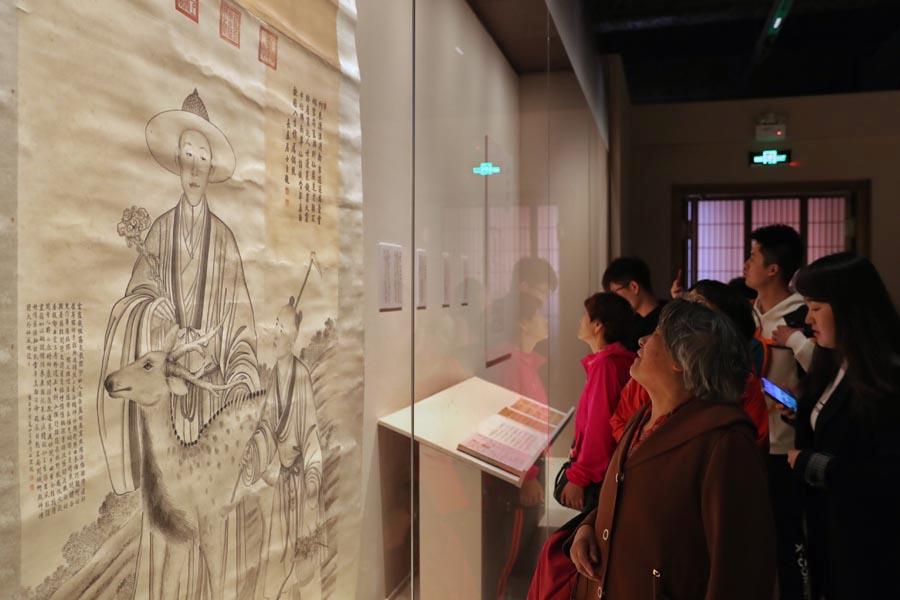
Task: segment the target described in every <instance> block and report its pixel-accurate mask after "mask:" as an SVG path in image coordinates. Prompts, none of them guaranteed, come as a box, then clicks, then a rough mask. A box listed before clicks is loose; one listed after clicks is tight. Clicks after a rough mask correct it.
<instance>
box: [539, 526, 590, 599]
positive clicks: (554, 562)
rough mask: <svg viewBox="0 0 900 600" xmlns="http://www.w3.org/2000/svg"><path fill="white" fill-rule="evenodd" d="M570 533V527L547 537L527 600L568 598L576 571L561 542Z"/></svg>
mask: <svg viewBox="0 0 900 600" xmlns="http://www.w3.org/2000/svg"><path fill="white" fill-rule="evenodd" d="M570 535H572V530H571V529H560V530H559V531H556V532H554V533H552V534H550V537H548V538H547V541H546V542H544V546H543V548H541V555H540V558H538V563H537V567H535V569H534V575H533V576H532V577H531V586H530V587H529V588H528V600H569V598H571V597H572V592H573V591H575V584H576V583H577V582H578V580H577V578H576V577H575V576H576V575H577V574H578V571H577V570H576V569H575V564H574V563H573V562H572V561H571V560H569V557H568V556H567V555H566V552H565V550H563V544H565V543H566V540H567V539H569V536H570Z"/></svg>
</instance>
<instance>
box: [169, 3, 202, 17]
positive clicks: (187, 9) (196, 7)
mask: <svg viewBox="0 0 900 600" xmlns="http://www.w3.org/2000/svg"><path fill="white" fill-rule="evenodd" d="M175 8H176V10H178V12H180V13H181V14H183V15H184V16H186V17H187V18H188V19H190V20H191V21H193V22H194V23H198V22H199V21H200V0H175Z"/></svg>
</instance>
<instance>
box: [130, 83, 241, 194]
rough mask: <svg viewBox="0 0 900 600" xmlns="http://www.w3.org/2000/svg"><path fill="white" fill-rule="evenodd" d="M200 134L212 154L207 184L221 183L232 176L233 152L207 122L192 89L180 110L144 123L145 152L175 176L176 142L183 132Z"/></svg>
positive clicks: (157, 116)
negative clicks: (189, 131) (190, 131)
mask: <svg viewBox="0 0 900 600" xmlns="http://www.w3.org/2000/svg"><path fill="white" fill-rule="evenodd" d="M189 129H193V130H194V131H199V132H200V133H202V134H203V135H205V136H206V139H207V140H209V146H210V151H211V152H212V167H211V168H210V170H209V181H210V183H220V182H222V181H225V180H227V179H229V178H230V177H231V175H232V173H234V165H235V158H234V149H232V147H231V143H230V142H229V141H228V138H227V137H225V134H224V133H222V130H221V129H219V128H218V127H216V126H215V125H213V124H212V123H210V122H209V113H208V112H206V106H205V105H204V104H203V100H201V99H200V94H198V93H197V89H196V88H195V89H194V91H193V92H191V94H190V95H189V96H188V97H187V98H185V99H184V102H183V103H182V105H181V110H166V111H163V112H161V113H157V114H156V115H154V116H153V118H152V119H150V121H148V122H147V129H146V130H145V132H144V133H145V135H146V136H147V148H149V149H150V154H152V155H153V158H155V159H156V162H158V163H159V164H160V165H161V166H162V168H164V169H165V170H167V171H170V172H172V173H175V174H176V175H178V174H179V169H178V162H177V158H176V157H177V156H178V140H179V139H181V134H182V133H184V132H185V131H187V130H189Z"/></svg>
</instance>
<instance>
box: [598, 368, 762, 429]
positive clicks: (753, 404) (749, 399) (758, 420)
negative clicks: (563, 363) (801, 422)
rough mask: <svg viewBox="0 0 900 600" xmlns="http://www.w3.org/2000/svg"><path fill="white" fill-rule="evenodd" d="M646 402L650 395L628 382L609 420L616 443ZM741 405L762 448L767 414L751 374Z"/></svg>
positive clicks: (632, 382) (637, 384) (755, 381)
mask: <svg viewBox="0 0 900 600" xmlns="http://www.w3.org/2000/svg"><path fill="white" fill-rule="evenodd" d="M648 402H650V394H648V393H647V390H645V389H644V388H643V387H642V386H641V384H639V383H638V382H637V381H635V380H634V379H632V380H631V381H629V382H628V384H627V385H626V386H625V389H623V390H622V394H621V396H620V398H619V405H618V406H617V407H616V411H615V413H614V414H613V416H612V418H611V419H610V420H609V425H610V427H611V428H612V435H613V438H615V440H616V442H618V441H619V440H621V439H622V434H623V433H625V426H626V425H627V424H628V421H629V420H631V417H632V415H634V413H636V412H637V411H638V409H639V408H640V407H642V406H643V405H644V404H646V403H648ZM741 405H742V406H743V407H744V411H746V413H747V416H749V417H750V420H751V421H753V424H754V425H755V426H756V443H757V444H758V445H759V446H764V445H765V444H766V443H768V441H769V414H768V411H767V408H766V400H765V398H764V397H763V391H762V385H761V383H760V381H759V378H758V377H757V376H756V375H754V374H753V373H750V376H749V377H747V385H746V386H745V387H744V395H743V396H741Z"/></svg>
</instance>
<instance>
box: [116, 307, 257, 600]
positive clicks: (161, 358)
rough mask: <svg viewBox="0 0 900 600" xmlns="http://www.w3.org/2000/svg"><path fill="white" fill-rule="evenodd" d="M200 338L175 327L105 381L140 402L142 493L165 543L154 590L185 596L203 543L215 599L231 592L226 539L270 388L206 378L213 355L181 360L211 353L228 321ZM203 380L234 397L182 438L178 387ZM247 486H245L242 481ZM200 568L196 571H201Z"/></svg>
mask: <svg viewBox="0 0 900 600" xmlns="http://www.w3.org/2000/svg"><path fill="white" fill-rule="evenodd" d="M221 326H222V324H221V323H220V324H219V325H218V326H217V327H215V328H213V329H212V330H211V331H209V332H207V333H206V334H205V335H203V336H202V337H200V338H199V339H197V340H194V341H191V342H187V343H181V344H177V343H176V342H177V339H178V338H177V334H178V328H177V326H175V327H173V328H172V329H171V330H170V331H169V333H168V335H167V336H166V341H165V343H164V344H163V349H162V350H159V351H154V352H148V353H147V354H144V355H143V356H141V357H140V358H139V359H137V360H136V361H134V362H133V363H131V364H129V365H127V366H125V367H123V368H122V369H120V370H118V371H115V372H114V373H110V374H109V375H108V376H107V377H106V379H105V381H104V387H105V388H106V391H107V393H108V394H109V395H110V396H111V397H113V398H120V399H123V400H133V401H134V402H136V403H137V405H138V406H139V408H140V414H141V418H140V444H141V453H142V460H141V491H142V492H141V493H142V500H143V505H144V511H145V515H146V517H147V522H148V523H149V525H150V528H151V532H152V533H153V534H154V538H153V539H155V540H160V539H161V540H163V541H164V548H163V549H157V548H156V547H154V548H153V551H152V552H151V568H150V582H149V583H150V591H151V597H152V598H154V599H168V598H176V597H177V587H178V583H179V575H180V571H181V568H182V566H183V565H184V563H185V562H187V561H186V557H187V555H188V553H189V551H190V550H191V549H192V547H193V545H194V544H196V546H197V548H198V549H199V552H200V556H201V557H202V559H203V560H202V561H201V562H202V564H204V565H205V571H206V572H205V573H203V572H202V571H201V572H200V574H199V577H201V578H203V577H207V578H208V582H209V585H208V589H209V592H210V598H211V600H221V599H222V598H223V597H224V585H225V584H224V579H225V555H226V551H225V539H226V526H227V518H228V513H229V511H230V509H231V508H232V507H233V506H234V505H235V504H236V502H237V501H238V500H239V499H240V498H237V499H236V498H235V495H236V492H237V489H238V485H237V482H238V480H239V479H238V478H239V475H240V468H241V464H242V454H243V453H244V451H245V448H246V446H247V441H248V440H249V439H250V437H251V436H252V435H253V432H254V428H255V427H256V424H257V421H258V416H259V413H260V407H261V404H262V402H263V400H264V398H263V395H264V392H263V391H255V392H252V393H246V394H243V395H239V396H238V397H235V398H231V397H229V396H228V395H227V392H228V391H229V389H231V387H232V386H228V385H217V384H214V383H211V382H209V381H206V380H205V379H204V377H205V376H207V375H209V374H210V373H211V372H214V371H215V370H217V369H218V366H216V365H213V364H210V363H208V362H206V363H205V364H204V366H203V367H201V368H200V369H199V370H198V371H195V372H192V371H190V370H189V369H187V368H186V367H184V366H183V365H181V364H179V362H178V360H179V359H180V358H182V357H183V356H185V355H186V354H187V353H189V352H199V353H200V354H201V355H204V352H205V348H206V346H207V345H208V343H209V342H210V340H212V339H213V338H214V336H215V335H216V334H217V332H218V330H219V329H220V328H221ZM188 386H196V387H199V388H202V389H204V390H207V391H209V392H210V393H213V394H216V395H220V394H226V396H224V397H225V398H226V399H227V400H226V402H225V403H223V404H222V405H221V408H220V409H219V410H218V413H217V414H216V415H215V416H214V417H213V418H212V419H211V420H210V421H209V423H208V425H207V426H206V428H205V429H204V430H202V432H201V436H200V438H199V439H198V440H197V441H196V442H195V443H192V444H185V443H183V442H181V440H180V439H178V437H177V435H176V433H175V431H174V428H173V425H172V414H173V413H172V411H173V408H172V406H173V403H172V402H171V400H170V398H171V395H175V396H184V395H186V394H188V391H189V387H188ZM241 487H242V488H243V487H244V486H241ZM195 572H196V571H195Z"/></svg>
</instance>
